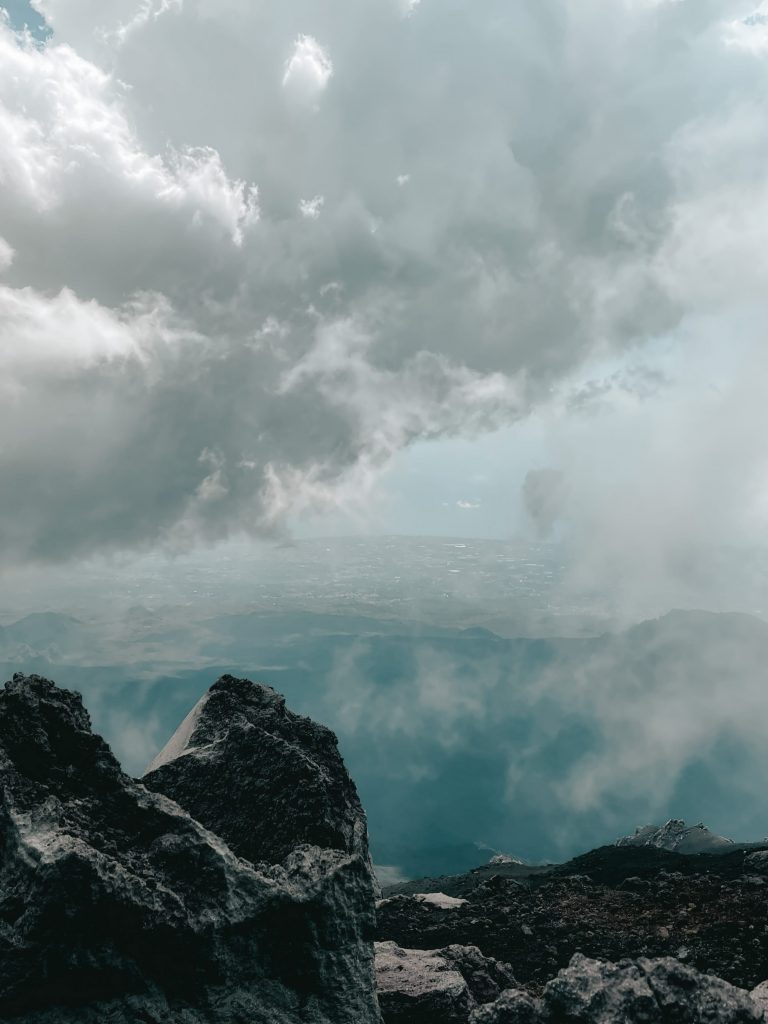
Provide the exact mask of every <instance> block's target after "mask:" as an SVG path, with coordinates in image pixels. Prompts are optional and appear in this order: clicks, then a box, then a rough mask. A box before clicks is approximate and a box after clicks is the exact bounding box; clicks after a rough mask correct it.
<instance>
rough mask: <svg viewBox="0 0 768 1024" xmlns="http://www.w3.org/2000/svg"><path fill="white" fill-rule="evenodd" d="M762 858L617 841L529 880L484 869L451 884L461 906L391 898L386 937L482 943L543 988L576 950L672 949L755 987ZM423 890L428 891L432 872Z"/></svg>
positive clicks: (385, 911) (613, 953)
mask: <svg viewBox="0 0 768 1024" xmlns="http://www.w3.org/2000/svg"><path fill="white" fill-rule="evenodd" d="M755 859H756V858H755V851H752V850H746V851H745V850H743V849H741V850H732V851H730V852H728V853H725V854H717V855H710V854H701V855H698V856H686V855H682V854H677V853H670V852H667V851H664V850H657V849H653V848H645V847H634V846H626V847H615V846H609V847H603V848H602V849H599V850H594V851H592V852H591V853H589V854H585V855H584V856H581V857H578V858H576V859H575V860H574V861H572V862H571V863H570V864H568V865H564V866H562V867H557V868H553V869H551V870H550V872H549V873H548V874H534V875H531V876H529V877H528V878H521V876H520V875H518V874H515V876H514V877H511V878H510V877H504V875H503V872H504V871H505V870H506V868H505V866H504V865H500V866H499V867H498V869H497V871H498V874H497V876H496V877H495V878H489V877H488V875H487V874H486V873H485V872H486V869H485V868H484V869H483V873H482V874H481V873H478V872H472V873H471V874H470V875H466V876H457V877H456V879H455V880H453V881H451V880H448V879H441V880H439V886H440V890H441V891H442V892H445V893H449V894H452V895H459V894H461V895H462V896H463V897H464V898H465V899H466V900H467V901H468V902H467V903H465V904H462V905H461V906H459V907H457V908H454V909H451V910H443V909H441V908H440V907H439V906H434V905H429V904H425V903H423V902H418V901H416V900H414V899H403V898H399V899H393V898H389V899H387V900H385V901H383V902H382V903H381V904H380V910H379V913H378V923H377V938H379V939H381V940H392V941H394V942H397V943H398V944H399V945H401V946H404V947H409V948H413V949H440V948H442V947H444V946H448V945H450V944H451V943H457V944H459V945H465V946H467V945H472V946H477V947H478V948H479V949H480V950H482V952H483V953H484V954H485V955H486V956H493V957H496V958H497V959H498V960H502V961H506V962H508V963H511V964H512V968H513V970H514V972H515V976H516V977H517V979H518V982H519V984H520V985H521V986H522V987H523V988H525V989H526V990H528V991H530V992H532V993H533V994H538V993H540V992H541V991H542V989H543V987H544V985H545V984H546V983H547V982H548V981H549V980H551V979H552V978H553V977H554V976H555V975H556V974H557V972H558V971H559V970H560V969H562V968H563V967H566V966H567V965H568V964H569V963H570V960H571V957H572V956H573V955H574V953H576V952H582V953H584V954H585V955H587V956H590V957H593V958H595V959H599V960H608V961H612V962H615V961H618V960H622V959H624V958H632V959H636V958H638V957H665V956H671V957H675V958H677V959H681V960H683V961H684V962H685V963H686V964H688V965H690V966H691V967H694V968H696V969H697V970H699V971H702V972H708V971H712V972H714V974H716V975H717V976H718V977H721V978H724V979H725V980H726V981H728V982H730V983H731V984H732V985H736V986H738V987H739V988H743V989H752V988H753V987H754V986H755V985H757V984H759V983H760V982H762V981H765V980H766V979H767V978H768V918H767V917H766V901H767V900H768V879H767V878H766V877H764V876H763V874H762V872H759V871H758V869H757V865H756V864H755ZM435 884H436V885H437V884H438V882H437V880H436V882H435ZM411 885H412V886H413V888H414V889H415V891H416V892H425V891H427V888H426V884H425V881H424V880H423V879H422V880H419V881H416V882H413V883H411ZM388 891H392V890H388Z"/></svg>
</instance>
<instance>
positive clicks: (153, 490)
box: [0, 0, 768, 557]
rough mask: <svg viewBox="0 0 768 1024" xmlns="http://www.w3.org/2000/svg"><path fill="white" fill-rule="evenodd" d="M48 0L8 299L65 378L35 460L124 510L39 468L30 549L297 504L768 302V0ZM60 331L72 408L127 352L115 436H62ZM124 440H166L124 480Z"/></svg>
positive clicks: (25, 104) (43, 380)
mask: <svg viewBox="0 0 768 1024" xmlns="http://www.w3.org/2000/svg"><path fill="white" fill-rule="evenodd" d="M39 7H40V9H41V10H42V11H43V12H44V14H45V15H46V17H47V18H48V19H49V21H50V23H51V25H52V27H53V29H54V36H53V40H52V41H51V42H49V43H48V44H47V45H46V46H45V47H43V48H38V47H33V46H26V45H23V44H22V43H20V40H19V39H18V38H16V37H15V36H14V35H13V34H12V33H11V32H10V31H8V30H7V28H0V131H1V132H2V134H3V138H4V140H6V144H5V145H4V146H3V148H2V151H1V152H0V221H1V222H2V225H3V227H2V234H3V238H4V240H5V242H6V244H7V246H8V247H9V251H10V250H12V251H13V260H12V262H10V263H9V262H8V257H7V254H6V256H5V257H4V258H3V260H2V263H3V266H4V269H3V283H4V286H5V288H6V289H7V290H6V292H4V293H3V302H4V303H5V306H6V308H7V309H8V310H9V311H10V312H11V313H12V316H13V322H14V324H15V325H16V326H15V330H16V331H17V332H18V333H19V336H23V337H25V338H29V339H30V341H29V352H30V353H31V354H30V356H29V357H28V359H27V362H26V363H24V362H23V360H20V359H19V358H18V357H17V356H16V355H15V354H13V352H10V349H11V339H10V335H8V334H6V335H5V336H4V337H5V344H6V345H7V346H8V348H9V352H4V353H3V360H4V363H5V365H8V366H9V367H10V368H11V371H12V372H11V375H10V376H9V377H8V378H7V380H6V382H5V385H4V386H5V387H6V388H8V389H11V390H12V391H14V392H16V393H18V392H19V389H20V388H22V387H23V388H24V389H26V390H27V393H28V394H29V395H35V396H36V400H37V402H38V407H42V406H45V409H46V411H45V414H42V413H41V415H40V416H39V417H38V418H37V422H36V424H35V429H34V431H32V428H31V426H30V428H29V429H30V434H29V437H28V439H27V442H25V443H26V448H25V451H26V452H27V456H28V457H29V458H31V457H32V455H31V454H30V453H31V452H32V447H33V443H34V444H36V445H38V446H39V450H37V449H36V451H35V459H37V462H36V464H38V465H39V466H40V467H41V473H42V474H43V475H45V473H44V472H43V467H45V472H51V473H52V474H53V477H55V478H56V479H57V481H58V486H59V493H60V494H61V495H62V500H63V501H64V502H65V504H66V502H68V501H69V502H71V507H72V510H73V515H74V508H75V506H76V505H77V501H78V500H79V499H78V494H84V493H85V492H84V491H83V488H82V487H81V486H80V481H81V479H82V478H83V477H85V478H87V479H88V480H89V487H88V488H87V489H86V490H87V495H88V501H89V502H90V504H91V507H92V508H93V510H94V511H93V517H95V518H97V519H98V521H99V528H98V529H93V528H89V526H88V523H86V522H85V521H84V520H83V529H82V534H83V535H82V537H79V538H74V536H73V535H72V534H73V532H74V528H73V530H72V531H71V532H68V531H66V530H62V529H58V531H57V529H56V524H55V523H54V521H53V518H50V519H48V518H45V517H41V516H38V515H37V513H36V512H35V509H36V506H37V504H38V503H39V501H40V495H39V493H38V491H37V490H36V489H35V488H34V487H31V486H29V481H28V480H27V479H26V478H25V477H24V475H23V474H22V473H21V470H20V467H18V466H16V467H15V469H14V472H15V473H16V476H15V478H14V479H15V491H14V498H13V503H11V502H9V503H8V505H7V506H6V507H7V511H6V512H4V511H3V506H2V505H0V547H2V548H3V549H4V550H5V549H7V548H8V544H9V543H10V542H6V541H4V540H3V538H4V537H6V536H7V537H10V536H11V534H12V533H13V530H11V528H10V526H8V525H7V523H8V522H11V521H13V522H15V521H16V520H17V519H18V520H19V521H21V520H25V519H26V521H27V523H28V524H29V529H27V530H26V535H27V544H28V548H29V550H30V551H33V550H34V551H46V552H49V553H52V552H53V551H54V550H55V552H56V555H57V557H58V556H63V555H64V553H65V552H66V551H67V550H75V549H77V550H80V547H81V546H83V545H86V544H87V543H88V541H87V539H86V538H87V537H90V538H91V541H90V543H92V544H93V545H95V546H110V545H113V546H121V545H127V544H133V543H147V544H150V543H157V542H159V540H162V539H165V538H167V537H168V536H170V535H171V534H173V533H174V531H177V530H178V529H181V530H182V532H183V533H184V535H185V536H188V537H189V538H190V540H191V539H192V538H193V537H194V536H195V531H198V532H199V534H201V535H202V536H203V537H204V538H206V539H215V538H216V537H219V536H224V535H226V534H227V533H228V532H229V531H237V530H240V529H247V530H251V531H259V530H264V529H267V530H269V529H279V528H281V527H282V526H283V524H284V523H285V518H286V516H287V515H289V514H290V512H291V510H292V509H293V508H295V507H296V506H297V505H298V506H301V507H307V508H308V507H310V506H312V505H313V504H314V503H319V504H321V505H327V504H328V503H333V502H334V501H336V500H338V501H350V500H352V498H351V497H350V496H351V495H354V494H360V493H365V491H366V488H367V487H368V486H369V482H370V480H372V479H373V478H374V477H375V475H376V474H377V473H378V472H380V470H381V468H382V467H383V466H385V465H386V464H387V462H388V460H389V459H390V458H391V456H392V455H393V453H395V452H397V451H398V450H400V449H401V448H402V447H403V446H404V445H408V444H410V443H412V442H413V441H415V440H417V439H429V438H435V437H440V436H458V435H465V434H466V435H469V436H472V435H473V434H477V433H479V432H481V431H483V430H485V429H487V428H488V427H496V426H499V425H500V424H502V423H509V422H513V421H514V420H515V419H517V418H519V417H520V416H522V415H525V414H526V412H527V411H528V410H530V409H531V408H532V407H535V406H538V405H541V404H542V403H545V404H546V403H547V402H548V401H549V400H550V399H551V396H552V394H553V393H558V391H559V389H561V388H562V387H563V382H564V381H569V380H570V378H571V375H572V374H573V373H574V372H575V371H576V370H577V368H578V367H580V366H582V365H584V363H585V362H586V361H587V360H589V359H592V358H595V357H596V356H603V357H605V358H609V359H610V358H614V357H615V356H616V354H619V355H620V354H621V353H622V352H624V351H633V352H637V351H639V350H640V349H641V348H642V347H643V346H648V345H649V343H653V340H654V339H655V338H658V337H665V338H667V339H668V344H669V345H671V346H680V345H682V344H683V343H684V337H683V335H684V334H685V332H692V331H693V332H696V331H701V330H703V328H702V326H701V324H702V322H703V321H702V319H701V318H699V319H696V318H695V317H694V316H693V314H694V313H695V312H699V313H701V312H702V311H703V312H705V313H706V317H707V318H708V321H707V322H709V323H717V325H718V330H719V332H720V334H721V336H722V338H724V339H727V338H728V337H732V336H733V334H734V331H736V330H739V331H740V330H742V329H743V330H749V331H750V332H752V333H751V334H750V337H752V335H753V334H754V333H755V332H756V331H757V326H756V325H758V324H759V323H760V322H761V320H763V319H764V313H765V309H764V306H765V301H766V300H765V296H764V287H763V282H764V278H765V270H766V267H765V246H764V244H763V238H764V225H765V223H766V219H768V193H767V192H766V189H765V185H764V173H763V168H764V166H765V158H766V147H767V145H768V144H766V141H765V140H766V138H768V136H766V133H765V131H764V130H763V128H764V124H763V122H764V114H763V111H762V110H761V108H760V106H759V104H757V103H756V102H755V101H754V100H753V97H754V96H759V95H762V93H763V92H764V87H765V85H766V84H767V83H766V77H767V76H768V66H766V65H765V62H764V61H761V60H756V59H755V57H754V54H753V53H751V52H748V51H747V50H746V49H745V48H744V47H739V46H733V45H729V43H728V41H727V39H726V38H725V34H726V33H727V31H728V25H730V24H743V19H749V16H750V14H754V13H755V12H754V3H746V2H744V3H742V2H741V0H712V3H709V4H706V5H693V4H691V3H665V4H659V5H656V6H655V7H653V8H651V6H649V5H647V4H616V3H614V2H613V0H610V2H609V0H587V2H581V0H579V3H578V4H576V3H575V0H556V2H555V4H554V6H553V7H552V9H551V11H550V15H549V16H548V17H547V18H545V17H544V13H543V10H544V9H543V8H542V7H541V5H527V6H525V5H524V6H523V7H519V6H518V7H515V8H514V9H513V8H512V7H510V5H509V4H508V3H506V2H505V0H490V3H489V4H488V5H484V6H483V8H482V10H480V9H479V8H477V7H476V6H473V7H471V9H470V7H462V6H461V5H458V6H456V5H448V6H446V5H444V4H421V5H420V6H419V9H418V16H417V17H413V18H403V16H402V15H403V8H402V6H399V5H398V4H397V3H392V0H375V2H372V3H366V4H361V3H359V0H340V2H339V3H338V4H334V5H315V6H312V7H311V9H310V8H308V7H307V6H306V5H302V4H300V3H298V2H294V0H289V2H287V3H285V4H280V5H272V7H270V8H267V7H265V6H264V5H258V4H256V5H255V4H252V3H249V2H247V0H217V2H215V3H214V2H212V0H200V2H199V3H197V4H194V5H192V4H178V3H171V2H169V0H152V2H150V0H146V2H138V0H98V3H97V2H96V0H77V2H76V0H40V3H39ZM575 15H576V16H575ZM548 19H549V20H548ZM553 25H555V26H557V31H552V26H553ZM747 28H748V29H749V30H750V31H755V30H757V31H759V23H758V22H757V21H755V22H754V23H750V24H749V25H746V26H745V30H746V29H747ZM608 40H610V45H608V42H607V41H608ZM672 40H678V41H682V44H681V45H677V44H675V45H672ZM286 58H287V59H286ZM331 58H332V59H331ZM202 67H204V68H206V69H207V70H206V74H205V75H201V74H200V68H202ZM394 67H397V74H396V75H394V74H393V73H392V69H393V68H394ZM332 77H333V83H332V85H333V87H332V88H329V84H331V78H332ZM532 95H533V96H535V102H533V103H532V102H531V96H532ZM566 98H567V99H566ZM321 99H322V102H320V100H321ZM294 101H295V102H294ZM404 168H405V169H407V173H405V172H404ZM394 183H398V184H400V185H402V186H404V185H406V184H407V186H408V187H407V188H406V187H401V188H395V185H394ZM257 188H258V191H257ZM321 199H322V200H323V202H320V200H321ZM321 210H322V215H321V216H320V217H319V218H318V222H317V224H316V225H313V229H312V230H307V224H306V219H307V218H309V219H315V217H316V214H318V213H319V212H320V211H321ZM373 227H375V230H372V228H373ZM5 251H6V250H3V252H5ZM150 296H151V297H150ZM58 317H62V323H63V324H64V328H65V329H64V330H62V331H60V330H59V328H58V323H57V318H58ZM269 324H273V325H279V330H274V331H273V330H271V329H270V330H266V328H265V330H264V331H263V332H261V333H260V332H259V329H258V325H269ZM76 325H79V327H77V329H76ZM680 325H683V326H682V327H681V326H680ZM78 332H79V333H78ZM723 344H725V341H724V342H723ZM695 348H696V342H695V339H694V341H692V342H691V349H690V350H691V351H694V350H695ZM44 351H45V352H47V353H50V354H51V356H50V358H51V367H56V368H57V369H56V373H57V374H58V373H60V374H64V373H65V371H64V369H62V367H66V375H67V376H66V379H67V382H68V383H67V387H68V388H69V389H70V390H69V392H68V394H69V395H70V396H74V395H75V394H77V395H78V396H79V402H80V404H79V405H77V406H75V405H72V406H71V407H69V408H68V412H67V415H68V416H70V417H71V418H72V431H73V432H75V433H77V431H78V430H79V431H80V432H81V433H82V432H84V431H85V427H86V424H87V421H88V411H87V406H88V396H92V395H93V394H94V392H93V389H94V387H95V383H94V381H95V380H96V379H98V381H99V387H100V388H101V389H102V393H103V394H104V395H111V396H112V398H113V399H114V401H115V408H116V410H117V412H116V422H117V421H118V420H119V421H120V422H121V426H122V429H123V431H124V436H123V439H121V438H120V436H119V435H118V432H117V431H111V430H105V431H103V442H104V444H105V445H107V443H110V444H112V445H113V450H112V451H111V453H110V456H109V457H106V456H105V458H104V460H103V461H101V462H98V461H97V460H95V459H93V458H91V457H89V456H87V455H86V454H84V452H85V451H87V450H88V449H82V450H81V449H79V448H78V447H77V445H76V444H74V443H71V444H69V445H68V446H67V447H66V448H58V447H57V443H58V441H59V434H60V415H59V413H58V412H56V410H57V408H58V405H57V402H61V403H63V402H64V396H63V393H62V394H60V395H59V396H58V398H56V400H52V399H51V391H52V388H53V385H52V384H51V382H50V380H51V379H50V375H49V376H48V377H47V376H46V373H45V368H44V361H43V360H42V359H40V360H37V361H36V359H37V357H33V355H32V353H35V352H41V353H42V352H44ZM67 351H68V354H65V353H66V352H67ZM9 353H10V354H9ZM33 366H34V367H35V370H34V373H33V369H32V367H33ZM682 372H683V373H685V372H686V371H685V370H683V371H682ZM36 373H39V379H37V378H35V377H34V374H36ZM22 377H23V380H22ZM57 379H58V378H57ZM57 386H59V387H60V388H61V386H62V385H61V383H59V384H58V385H57ZM131 389H133V390H131ZM129 395H131V398H130V401H129V398H128V396H129ZM686 396H687V398H686V401H693V397H692V394H691V392H686ZM72 401H73V402H74V397H72ZM588 406H590V403H589V402H581V403H580V404H579V403H571V406H570V407H569V411H568V413H567V415H569V416H572V417H573V418H574V422H575V423H579V422H581V420H580V417H582V416H584V415H585V413H586V412H587V411H588V408H587V407H588ZM654 408H655V407H654ZM760 416H761V414H760V413H759V411H758V410H757V408H756V407H755V408H754V411H753V415H752V420H751V424H752V428H753V430H754V431H755V435H756V436H759V434H760V433H761V431H760V429H759V428H760V427H761V426H762V423H761V419H760ZM126 417H127V418H128V420H130V425H129V426H126V423H125V419H124V418H126ZM662 420H663V422H664V424H665V425H666V428H667V429H670V430H675V429H676V427H677V423H676V422H673V421H672V420H671V418H664V417H662V419H660V420H659V424H661V423H662ZM75 421H77V422H75ZM179 423H182V424H183V427H181V426H179ZM142 424H143V425H145V427H146V429H149V426H148V425H149V424H151V429H152V430H153V431H154V432H155V434H154V436H156V437H157V438H158V442H157V445H156V446H153V445H151V444H149V443H148V441H147V438H146V436H145V437H144V438H143V440H142V441H140V440H139V436H140V435H141V427H142ZM648 429H652V428H651V427H650V426H649V427H648ZM653 429H656V428H655V427H654V428H653ZM47 431H48V432H50V437H51V438H52V439H53V441H54V442H56V443H53V444H51V443H49V440H48V439H47V433H46V432H47ZM725 434H726V435H727V436H728V437H732V438H733V444H734V446H736V445H738V444H741V443H742V438H743V432H742V431H734V432H733V433H732V434H731V433H730V432H728V431H725ZM33 435H34V438H33ZM78 436H79V435H78ZM573 436H574V437H575V436H578V431H577V430H574V431H573ZM686 436H687V438H688V442H689V443H691V444H693V433H692V432H689V433H688V434H687V435H686ZM73 437H74V435H73ZM73 437H72V438H71V440H73ZM125 438H132V439H133V441H132V444H133V447H131V446H130V444H128V443H127V442H126V441H125ZM585 443H586V442H585ZM126 444H127V446H128V447H129V448H130V454H131V458H132V459H134V460H138V463H139V466H138V468H137V472H139V470H140V469H141V464H142V462H143V464H144V465H143V474H142V476H141V479H142V485H141V486H140V487H138V488H137V489H136V495H135V497H133V498H132V497H131V495H130V493H128V492H125V493H123V491H122V490H121V492H120V493H121V494H122V497H121V499H120V502H122V504H121V503H120V502H117V501H116V500H115V497H114V495H115V481H114V479H113V475H112V472H111V467H114V466H116V465H117V464H118V461H119V458H120V457H127V456H126V453H125V451H124V448H125V446H126ZM121 445H122V446H123V447H122V448H121ZM47 450H50V452H51V464H50V466H49V463H48V462H46V458H45V456H44V452H45V451H47ZM206 450H207V451H209V452H215V453H217V454H216V457H217V459H218V460H219V462H218V464H217V466H216V467H215V468H212V467H211V466H210V465H209V466H205V465H201V464H200V463H199V462H198V459H199V457H200V453H201V452H203V451H206ZM722 450H723V452H724V454H723V455H722V458H723V459H728V461H729V462H730V463H734V461H736V460H734V458H733V456H732V455H731V454H730V453H729V452H728V450H727V445H725V444H724V445H723V447H722ZM750 451H751V453H752V454H751V455H750V456H749V459H747V456H746V455H745V456H744V458H745V459H747V461H750V460H751V461H750V465H753V466H756V465H758V463H759V456H758V453H757V452H756V450H755V445H754V444H753V445H751V446H750ZM121 452H122V455H121ZM54 456H55V459H57V460H58V461H57V462H54V461H53V458H54ZM610 457H611V458H615V459H620V458H621V455H620V454H619V453H612V454H611V456H610ZM656 457H657V458H658V459H661V457H662V456H661V449H660V447H659V449H658V451H657V455H656ZM169 466H170V467H173V469H172V471H169V469H168V467H169ZM0 472H6V474H10V475H13V474H11V470H10V469H9V468H8V467H7V466H6V465H5V464H4V463H3V462H2V460H1V459H0ZM649 472H650V469H649ZM701 472H702V478H703V477H704V476H705V475H706V474H705V469H704V468H702V471H701ZM59 474H60V477H61V479H59ZM710 479H711V477H710ZM206 480H207V481H208V482H207V483H205V481H206ZM27 487H28V488H29V489H28V490H25V488H27ZM703 487H704V483H702V488H703ZM78 488H79V490H78ZM5 493H8V491H7V489H5ZM596 493H597V491H596ZM212 497H215V500H211V498H212ZM203 498H205V499H206V500H202V499H203ZM29 510H31V511H32V513H34V514H28V511H29ZM147 510H155V511H156V515H154V516H153V515H149V514H148V512H147ZM278 510H279V513H278ZM669 514H670V515H671V514H672V512H671V510H670V511H669ZM726 518H727V517H725V516H724V519H723V522H725V519H726ZM6 520H7V522H6ZM128 522H131V523H132V524H133V526H132V528H130V529H129V528H128V527H127V526H126V523H128ZM35 523H37V524H38V527H39V532H38V535H37V536H35V537H32V532H33V531H32V524H35ZM14 529H15V527H14ZM4 531H5V533H4ZM23 548H24V545H21V546H20V548H19V550H20V551H21V550H23Z"/></svg>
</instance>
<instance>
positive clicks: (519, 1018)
mask: <svg viewBox="0 0 768 1024" xmlns="http://www.w3.org/2000/svg"><path fill="white" fill-rule="evenodd" d="M541 1021H542V1011H541V1003H540V1001H539V1000H538V999H533V998H531V996H529V995H528V993H527V992H522V991H520V990H519V989H508V990H507V991H506V992H502V993H501V995H500V996H499V998H498V999H497V1000H495V1001H494V1002H493V1003H489V1004H488V1005H487V1006H480V1007H478V1009H476V1010H473V1011H472V1013H471V1014H470V1015H469V1024H540V1022H541Z"/></svg>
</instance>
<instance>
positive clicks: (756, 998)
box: [749, 981, 768, 1020]
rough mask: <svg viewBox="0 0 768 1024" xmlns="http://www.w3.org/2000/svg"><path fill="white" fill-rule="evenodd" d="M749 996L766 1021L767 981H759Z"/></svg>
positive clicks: (767, 1004) (767, 1008) (767, 1018)
mask: <svg viewBox="0 0 768 1024" xmlns="http://www.w3.org/2000/svg"><path fill="white" fill-rule="evenodd" d="M749 994H750V995H751V996H752V1001H753V1002H754V1003H755V1005H756V1006H758V1007H759V1008H760V1009H761V1010H762V1011H763V1015H764V1016H765V1019H766V1020H768V981H761V982H760V984H759V985H756V986H755V987H754V988H753V989H752V991H751V992H750V993H749Z"/></svg>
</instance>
